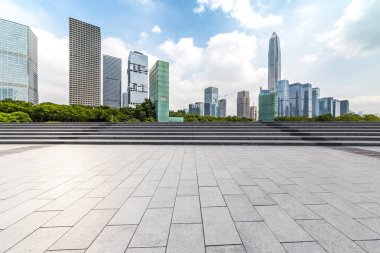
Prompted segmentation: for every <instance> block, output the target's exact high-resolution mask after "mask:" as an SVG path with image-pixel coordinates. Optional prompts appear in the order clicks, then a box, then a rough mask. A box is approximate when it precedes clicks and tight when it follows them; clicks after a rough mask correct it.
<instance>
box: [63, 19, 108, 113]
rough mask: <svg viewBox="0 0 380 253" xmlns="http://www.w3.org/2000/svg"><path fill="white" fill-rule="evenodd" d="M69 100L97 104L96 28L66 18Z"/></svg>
mask: <svg viewBox="0 0 380 253" xmlns="http://www.w3.org/2000/svg"><path fill="white" fill-rule="evenodd" d="M69 27H70V29H69V30H70V36H69V37H70V94H69V95H70V96H69V97H70V98H69V100H70V104H71V105H72V104H82V105H87V106H99V105H100V92H101V85H100V57H101V55H100V54H101V35H100V28H99V27H97V26H94V25H91V24H87V23H85V22H82V21H79V20H76V19H73V18H69Z"/></svg>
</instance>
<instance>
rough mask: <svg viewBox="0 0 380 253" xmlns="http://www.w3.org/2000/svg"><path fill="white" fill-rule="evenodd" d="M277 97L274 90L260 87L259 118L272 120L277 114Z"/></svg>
mask: <svg viewBox="0 0 380 253" xmlns="http://www.w3.org/2000/svg"><path fill="white" fill-rule="evenodd" d="M277 110H278V98H277V93H276V92H270V90H262V89H260V94H259V120H260V121H264V122H265V121H274V119H275V118H276V117H277V116H278V111H277Z"/></svg>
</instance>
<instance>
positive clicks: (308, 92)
mask: <svg viewBox="0 0 380 253" xmlns="http://www.w3.org/2000/svg"><path fill="white" fill-rule="evenodd" d="M302 94H303V116H304V117H306V118H311V116H312V111H313V103H312V87H311V84H310V83H305V84H303V85H302Z"/></svg>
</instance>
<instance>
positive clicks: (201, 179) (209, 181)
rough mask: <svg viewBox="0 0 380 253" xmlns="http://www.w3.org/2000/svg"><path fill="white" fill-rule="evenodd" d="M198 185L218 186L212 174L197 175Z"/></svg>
mask: <svg viewBox="0 0 380 253" xmlns="http://www.w3.org/2000/svg"><path fill="white" fill-rule="evenodd" d="M198 184H199V186H218V183H217V182H216V179H215V177H214V175H212V174H198Z"/></svg>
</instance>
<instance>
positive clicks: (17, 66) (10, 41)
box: [0, 18, 38, 104]
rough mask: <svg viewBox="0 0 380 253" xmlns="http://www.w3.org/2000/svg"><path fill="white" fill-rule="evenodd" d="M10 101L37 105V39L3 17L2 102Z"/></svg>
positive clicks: (0, 54) (0, 34)
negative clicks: (4, 100)
mask: <svg viewBox="0 0 380 253" xmlns="http://www.w3.org/2000/svg"><path fill="white" fill-rule="evenodd" d="M7 98H9V99H12V100H20V101H25V102H31V103H33V104H38V57H37V37H36V35H34V33H33V32H32V30H31V29H30V28H29V27H28V26H26V25H22V24H18V23H15V22H12V21H8V20H5V19H1V18H0V100H3V99H7Z"/></svg>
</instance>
